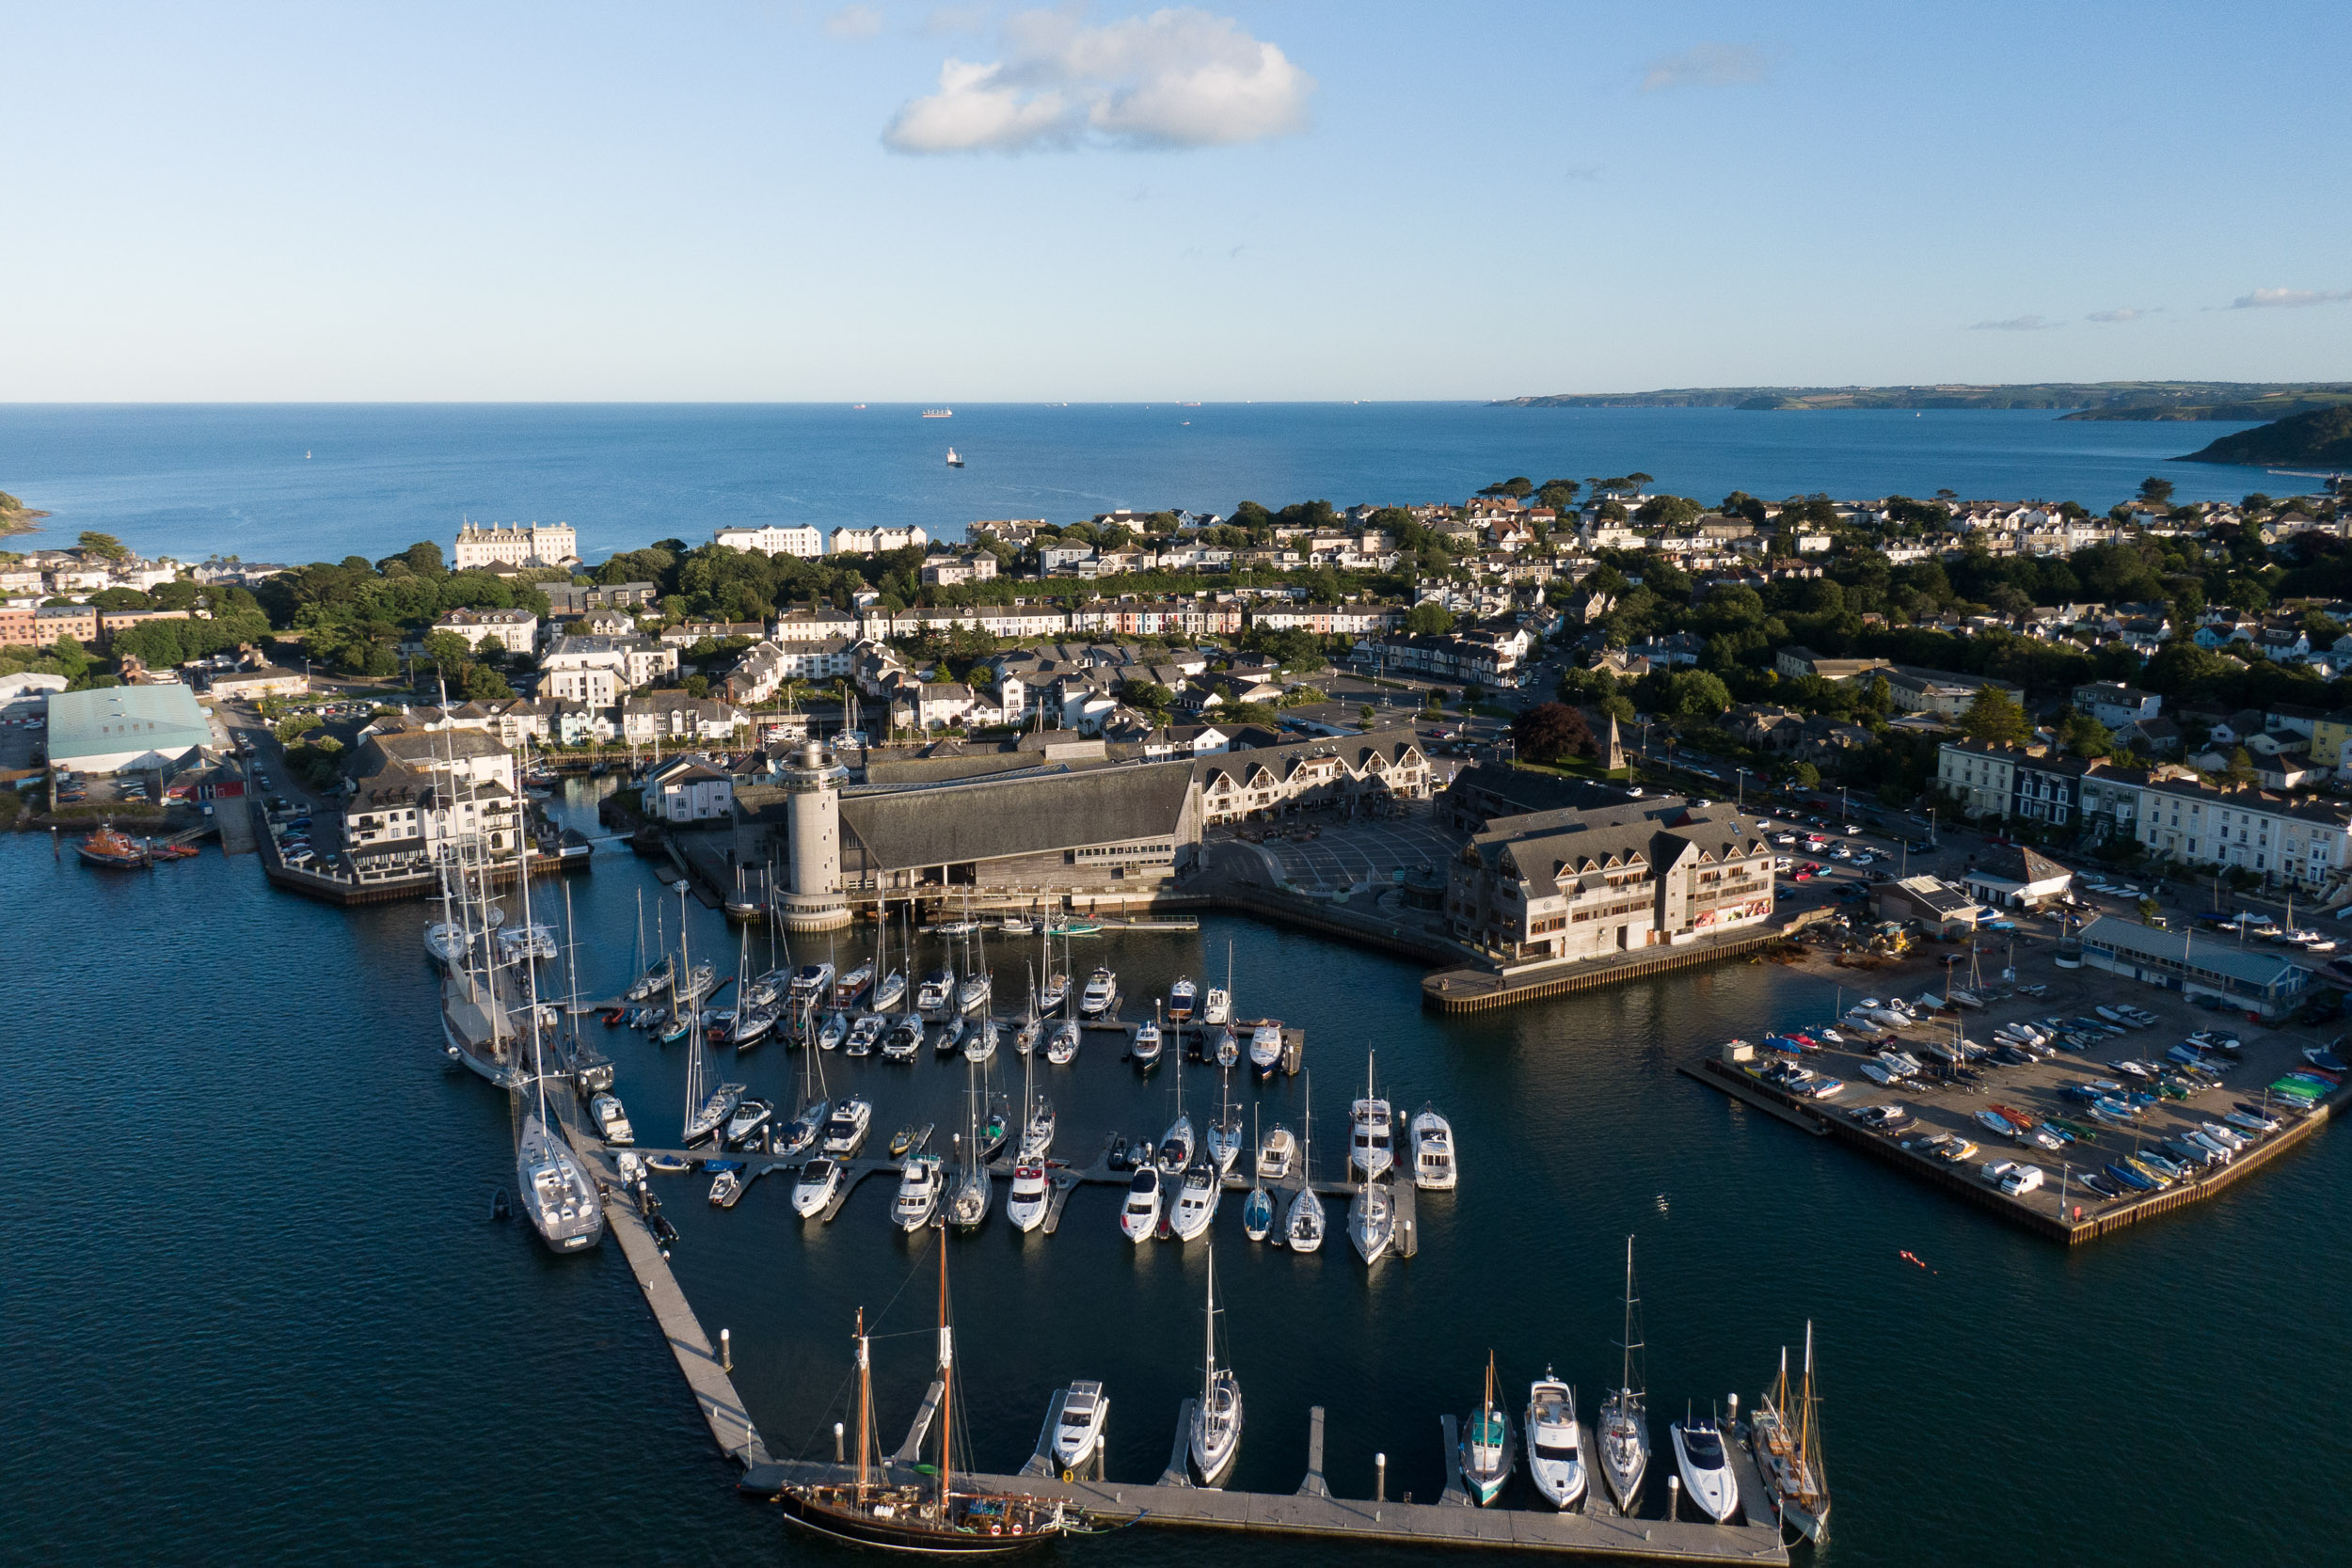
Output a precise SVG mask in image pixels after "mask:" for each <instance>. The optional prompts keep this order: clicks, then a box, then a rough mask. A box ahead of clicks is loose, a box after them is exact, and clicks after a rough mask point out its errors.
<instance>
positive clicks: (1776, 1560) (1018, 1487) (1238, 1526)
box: [739, 1385, 1788, 1568]
mask: <svg viewBox="0 0 2352 1568" xmlns="http://www.w3.org/2000/svg"><path fill="white" fill-rule="evenodd" d="M936 1387H937V1386H936V1385H934V1386H933V1389H934V1392H936ZM1068 1392H1069V1391H1068V1390H1067V1389H1059V1390H1057V1391H1056V1392H1055V1395H1054V1398H1053V1402H1052V1403H1051V1404H1050V1406H1049V1407H1048V1409H1047V1412H1046V1418H1045V1425H1044V1426H1043V1427H1042V1428H1041V1430H1040V1432H1039V1433H1038V1440H1037V1449H1036V1452H1035V1453H1033V1454H1032V1455H1031V1456H1030V1458H1029V1460H1028V1462H1027V1463H1026V1464H1025V1465H1023V1466H1022V1468H1021V1470H1020V1473H1019V1474H1017V1475H1009V1476H996V1475H975V1474H967V1475H966V1476H965V1477H964V1478H963V1479H964V1481H965V1482H966V1484H968V1485H969V1486H971V1487H972V1488H973V1489H974V1490H975V1491H1004V1492H1025V1493H1028V1494H1030V1495H1032V1496H1036V1497H1059V1498H1062V1499H1064V1500H1066V1501H1068V1502H1070V1503H1072V1504H1073V1505H1075V1506H1076V1507H1078V1508H1082V1509H1084V1510H1085V1511H1086V1512H1087V1513H1089V1515H1091V1516H1092V1518H1093V1519H1094V1520H1095V1521H1097V1522H1098V1523H1101V1524H1106V1525H1116V1524H1124V1523H1135V1524H1143V1525H1155V1526H1161V1527H1165V1528H1177V1529H1204V1530H1207V1529H1214V1530H1230V1531H1238V1532H1244V1533H1250V1534H1259V1535H1270V1536H1289V1537H1301V1538H1314V1539H1322V1540H1327V1541H1344V1542H1347V1543H1349V1544H1360V1545H1375V1544H1379V1545H1397V1546H1422V1547H1429V1546H1470V1547H1483V1548H1486V1549H1490V1550H1501V1551H1528V1552H1549V1553H1552V1554H1555V1555H1561V1556H1569V1557H1613V1558H1631V1559H1640V1560H1647V1561H1652V1562H1674V1563H1760V1564H1766V1565H1771V1568H1785V1565H1786V1564H1787V1563H1788V1548H1786V1547H1785V1546H1783V1545H1782V1544H1781V1540H1780V1530H1779V1528H1778V1527H1777V1525H1776V1524H1775V1523H1774V1522H1773V1521H1772V1519H1771V1518H1770V1516H1769V1515H1763V1514H1761V1513H1760V1512H1759V1510H1760V1507H1761V1505H1762V1504H1763V1502H1764V1499H1766V1498H1768V1497H1770V1496H1771V1493H1770V1492H1769V1491H1768V1490H1767V1488H1766V1486H1765V1483H1764V1477H1763V1475H1762V1474H1761V1473H1760V1472H1759V1471H1758V1470H1757V1469H1756V1462H1755V1460H1754V1458H1753V1457H1752V1455H1751V1454H1750V1452H1749V1450H1748V1446H1747V1444H1746V1442H1745V1441H1744V1440H1740V1439H1739V1434H1736V1433H1727V1434H1726V1436H1727V1437H1730V1438H1732V1439H1733V1440H1729V1441H1726V1442H1725V1443H1724V1453H1725V1457H1726V1458H1727V1459H1728V1460H1729V1462H1730V1464H1731V1465H1732V1466H1733V1473H1734V1475H1735V1477H1736V1479H1737V1480H1738V1481H1739V1484H1740V1498H1741V1507H1742V1509H1743V1511H1744V1512H1743V1513H1742V1514H1741V1515H1740V1522H1738V1523H1734V1524H1730V1525H1716V1524H1711V1523H1708V1522H1707V1521H1705V1520H1704V1519H1701V1518H1698V1517H1696V1516H1695V1514H1694V1512H1693V1511H1692V1510H1690V1509H1687V1508H1686V1510H1685V1515H1686V1516H1685V1517H1683V1518H1680V1519H1664V1518H1656V1519H1645V1518H1628V1517H1624V1516H1622V1515H1620V1514H1618V1513H1616V1511H1615V1510H1614V1509H1613V1508H1611V1507H1609V1506H1608V1505H1607V1504H1606V1503H1605V1502H1603V1501H1602V1500H1600V1498H1599V1497H1598V1496H1597V1494H1598V1492H1599V1490H1600V1489H1599V1488H1598V1487H1597V1486H1596V1487H1595V1488H1594V1492H1595V1494H1596V1496H1594V1497H1591V1498H1589V1499H1588V1503H1587V1506H1586V1507H1584V1508H1583V1509H1581V1510H1580V1511H1573V1512H1569V1513H1558V1512H1555V1511H1554V1510H1552V1509H1549V1508H1545V1507H1536V1508H1512V1507H1493V1508H1480V1507H1477V1506H1476V1505H1474V1504H1473V1503H1472V1502H1471V1501H1470V1496H1469V1494H1468V1493H1467V1492H1465V1491H1463V1490H1461V1488H1460V1486H1459V1484H1458V1474H1457V1470H1456V1454H1457V1452H1458V1449H1457V1447H1456V1445H1455V1443H1454V1425H1455V1418H1454V1417H1453V1416H1451V1415H1449V1416H1446V1417H1443V1418H1441V1420H1440V1423H1439V1430H1440V1433H1441V1440H1442V1441H1443V1442H1444V1444H1445V1452H1446V1473H1447V1476H1448V1477H1449V1480H1450V1481H1451V1482H1452V1484H1450V1486H1449V1489H1448V1492H1447V1494H1446V1496H1445V1497H1441V1498H1440V1499H1439V1500H1438V1501H1437V1502H1434V1503H1404V1502H1394V1501H1391V1500H1388V1499H1385V1498H1370V1499H1367V1498H1356V1497H1338V1496H1335V1495H1334V1494H1333V1493H1332V1491H1331V1487H1330V1483H1329V1481H1327V1479H1326V1477H1325V1475H1324V1471H1323V1433H1324V1410H1323V1407H1322V1406H1320V1405H1318V1406H1316V1407H1314V1408H1313V1409H1312V1410H1311V1411H1310V1412H1309V1413H1308V1437H1307V1470H1306V1475H1305V1477H1304V1478H1303V1479H1302V1480H1301V1481H1300V1482H1299V1485H1298V1489H1297V1490H1296V1491H1295V1492H1287V1493H1277V1492H1229V1491H1226V1490H1224V1489H1222V1488H1219V1487H1211V1486H1201V1485H1200V1484H1198V1483H1197V1482H1196V1481H1193V1479H1192V1477H1191V1475H1190V1472H1189V1467H1188V1465H1187V1464H1186V1456H1185V1448H1186V1442H1185V1440H1186V1435H1187V1433H1188V1432H1189V1429H1190V1425H1191V1418H1192V1408H1193V1402H1192V1401H1191V1400H1185V1401H1184V1402H1183V1403H1182V1404H1181V1405H1180V1406H1179V1407H1178V1410H1177V1417H1176V1430H1175V1433H1174V1436H1173V1440H1172V1441H1171V1443H1170V1445H1169V1452H1168V1467H1167V1468H1166V1469H1165V1470H1163V1471H1162V1472H1161V1474H1160V1476H1159V1477H1158V1479H1157V1480H1156V1481H1152V1483H1151V1484H1149V1485H1133V1484H1129V1483H1124V1482H1119V1481H1109V1480H1107V1479H1105V1478H1104V1477H1103V1476H1102V1475H1101V1473H1100V1472H1101V1469H1102V1465H1101V1464H1100V1461H1099V1453H1098V1462H1097V1463H1096V1465H1094V1466H1092V1468H1093V1469H1094V1470H1095V1471H1096V1472H1097V1473H1096V1474H1095V1475H1093V1476H1091V1477H1085V1476H1072V1475H1067V1474H1064V1473H1059V1472H1057V1470H1056V1468H1055V1465H1054V1463H1053V1450H1052V1444H1053V1433H1054V1428H1055V1424H1056V1422H1057V1419H1058V1418H1059V1416H1060V1414H1061V1406H1062V1401H1063V1399H1064V1398H1065V1397H1066V1396H1067V1394H1068ZM927 1408H929V1406H928V1403H927ZM915 1420H916V1427H915V1431H914V1432H911V1433H910V1434H909V1442H908V1443H907V1444H906V1445H903V1446H902V1447H901V1448H900V1449H899V1450H898V1454H897V1455H894V1456H893V1464H894V1465H906V1464H908V1463H910V1459H909V1457H908V1456H910V1455H912V1454H913V1453H914V1441H915V1433H920V1432H927V1431H928V1430H929V1428H930V1421H929V1419H928V1418H927V1417H926V1416H925V1415H924V1413H923V1412H920V1411H918V1412H917V1414H916V1418H915ZM1586 1448H1587V1452H1586V1455H1585V1458H1586V1461H1587V1464H1588V1465H1589V1464H1590V1463H1591V1461H1592V1460H1593V1459H1594V1458H1595V1457H1596V1456H1595V1455H1594V1454H1593V1453H1592V1452H1591V1451H1590V1448H1591V1445H1590V1443H1589V1441H1588V1442H1587V1445H1586ZM847 1473H848V1472H847V1470H846V1467H844V1466H837V1465H811V1464H803V1463H789V1462H787V1463H770V1464H763V1465H752V1466H751V1467H750V1468H748V1469H747V1470H746V1471H745V1473H744V1476H743V1479H742V1481H741V1482H740V1483H739V1484H740V1487H741V1489H742V1490H743V1491H744V1492H745V1493H747V1494H749V1495H752V1496H755V1497H774V1496H775V1495H776V1494H777V1492H778V1491H779V1490H780V1489H781V1488H782V1487H783V1486H784V1485H786V1484H787V1483H807V1482H811V1481H838V1480H840V1479H843V1478H844V1476H845V1475H846V1474H847ZM890 1479H892V1480H895V1481H908V1480H914V1479H916V1478H915V1476H914V1474H913V1473H912V1472H909V1473H904V1474H898V1475H893V1476H892V1477H891V1478H890Z"/></svg>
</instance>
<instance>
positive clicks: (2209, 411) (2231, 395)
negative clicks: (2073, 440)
mask: <svg viewBox="0 0 2352 1568" xmlns="http://www.w3.org/2000/svg"><path fill="white" fill-rule="evenodd" d="M2345 404H2352V382H2265V381H2052V382H2032V383H2026V384H2023V385H2017V386H2006V387H2002V386H1994V387H1983V386H1974V385H1970V384H1967V383H1963V382H1939V383H1935V384H1933V385H1929V386H1918V387H1682V388H1663V389H1661V390H1659V391H1653V392H1561V393H1554V394H1552V395H1550V396H1547V397H1521V398H1506V399H1502V400H1501V401H1500V403H1499V404H1498V406H1504V407H1519V408H1749V409H1764V410H1805V409H1820V408H2053V409H2058V408H2063V409H2068V410H2071V412H2069V413H2067V414H2065V415H2064V416H2063V417H2064V418H2066V419H2070V420H2275V419H2278V418H2280V417H2281V416H2282V415H2288V414H2296V413H2301V412H2304V411H2306V410H2309V409H2314V408H2329V407H2338V406H2343V405H2345Z"/></svg>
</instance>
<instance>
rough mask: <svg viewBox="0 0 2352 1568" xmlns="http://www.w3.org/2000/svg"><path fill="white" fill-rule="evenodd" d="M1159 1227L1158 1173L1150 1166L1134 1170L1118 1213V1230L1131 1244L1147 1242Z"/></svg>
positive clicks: (1140, 1166)
mask: <svg viewBox="0 0 2352 1568" xmlns="http://www.w3.org/2000/svg"><path fill="white" fill-rule="evenodd" d="M1159 1227H1160V1173H1159V1171H1158V1169H1157V1168H1156V1167H1154V1166H1152V1165H1139V1166H1137V1167H1136V1174H1135V1180H1131V1181H1129V1182H1128V1183H1127V1202H1126V1205H1125V1207H1123V1208H1121V1209H1120V1211H1119V1228H1120V1231H1121V1232H1122V1233H1123V1234H1124V1235H1125V1236H1126V1238H1127V1239H1128V1240H1129V1241H1131V1242H1147V1241H1150V1240H1151V1239H1152V1232H1153V1231H1155V1230H1157V1229H1158V1228H1159Z"/></svg>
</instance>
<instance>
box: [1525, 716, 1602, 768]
mask: <svg viewBox="0 0 2352 1568" xmlns="http://www.w3.org/2000/svg"><path fill="white" fill-rule="evenodd" d="M1511 744H1512V745H1513V746H1515V747H1516V748H1518V753H1519V755H1521V756H1523V757H1525V758H1526V759H1527V760H1528V761H1530V762H1544V763H1550V762H1557V761H1559V760H1560V759H1561V758H1562V757H1564V756H1568V755H1571V754H1573V755H1576V756H1586V757H1588V756H1591V755H1592V754H1593V753H1594V752H1595V751H1596V750H1597V747H1596V745H1595V744H1594V740H1593V727H1592V726H1591V725H1590V724H1588V723H1586V722H1585V721H1584V714H1583V711H1582V710H1581V709H1580V708H1573V707H1570V706H1569V705H1567V704H1565V703H1538V704H1536V705H1534V707H1531V708H1529V709H1527V710H1526V711H1525V712H1523V713H1521V714H1519V716H1518V718H1516V719H1514V720H1512V721H1511Z"/></svg>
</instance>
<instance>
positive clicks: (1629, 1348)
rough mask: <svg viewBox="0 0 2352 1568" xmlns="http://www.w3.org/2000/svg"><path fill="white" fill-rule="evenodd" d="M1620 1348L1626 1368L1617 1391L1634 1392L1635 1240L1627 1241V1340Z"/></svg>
mask: <svg viewBox="0 0 2352 1568" xmlns="http://www.w3.org/2000/svg"><path fill="white" fill-rule="evenodd" d="M1620 1348H1621V1349H1622V1350H1624V1352H1625V1366H1624V1369H1623V1370H1621V1371H1620V1372H1619V1373H1618V1376H1617V1390H1618V1392H1620V1393H1627V1394H1629V1393H1631V1392H1632V1391H1633V1238H1632V1237H1630V1236H1628V1237H1627V1238H1626V1239H1625V1338H1624V1340H1623V1341H1621V1344H1620Z"/></svg>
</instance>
